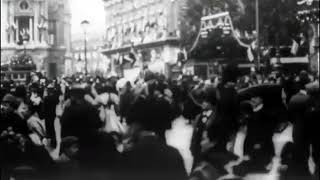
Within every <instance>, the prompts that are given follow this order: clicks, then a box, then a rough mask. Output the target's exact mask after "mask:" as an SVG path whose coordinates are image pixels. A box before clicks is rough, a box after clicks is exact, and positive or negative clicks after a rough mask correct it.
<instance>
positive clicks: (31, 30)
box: [29, 18, 33, 43]
mask: <svg viewBox="0 0 320 180" xmlns="http://www.w3.org/2000/svg"><path fill="white" fill-rule="evenodd" d="M29 37H30V39H29V42H31V43H32V42H33V23H32V18H29Z"/></svg>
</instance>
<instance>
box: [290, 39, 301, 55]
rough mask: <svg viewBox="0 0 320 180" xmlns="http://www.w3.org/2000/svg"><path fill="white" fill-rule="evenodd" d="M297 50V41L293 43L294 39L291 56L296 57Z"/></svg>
mask: <svg viewBox="0 0 320 180" xmlns="http://www.w3.org/2000/svg"><path fill="white" fill-rule="evenodd" d="M298 49H299V44H298V43H297V41H295V40H294V39H292V46H291V51H290V52H291V54H293V55H296V54H297V52H298Z"/></svg>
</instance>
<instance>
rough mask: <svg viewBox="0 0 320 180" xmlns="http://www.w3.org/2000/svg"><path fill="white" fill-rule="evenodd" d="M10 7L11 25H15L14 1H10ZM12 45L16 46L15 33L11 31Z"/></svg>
mask: <svg viewBox="0 0 320 180" xmlns="http://www.w3.org/2000/svg"><path fill="white" fill-rule="evenodd" d="M8 6H9V24H10V25H13V23H14V4H13V2H12V1H8ZM10 44H14V31H12V30H11V31H10Z"/></svg>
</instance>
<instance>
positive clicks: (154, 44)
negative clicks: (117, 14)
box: [100, 37, 180, 55]
mask: <svg viewBox="0 0 320 180" xmlns="http://www.w3.org/2000/svg"><path fill="white" fill-rule="evenodd" d="M179 40H180V39H179V38H178V37H167V38H165V39H160V40H155V41H151V42H147V43H140V44H135V45H134V47H135V48H137V49H145V48H152V47H159V46H162V45H166V44H170V45H179ZM131 46H132V45H131V44H127V45H124V46H121V47H117V48H108V47H101V50H100V52H101V53H103V54H104V55H111V54H114V53H123V52H128V51H129V50H130V48H131Z"/></svg>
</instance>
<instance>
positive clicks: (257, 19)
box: [256, 0, 261, 71]
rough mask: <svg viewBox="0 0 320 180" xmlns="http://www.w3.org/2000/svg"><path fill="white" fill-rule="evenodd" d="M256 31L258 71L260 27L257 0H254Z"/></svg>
mask: <svg viewBox="0 0 320 180" xmlns="http://www.w3.org/2000/svg"><path fill="white" fill-rule="evenodd" d="M256 31H257V61H258V62H257V63H258V71H260V65H261V64H260V59H261V57H260V28H259V0H256Z"/></svg>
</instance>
